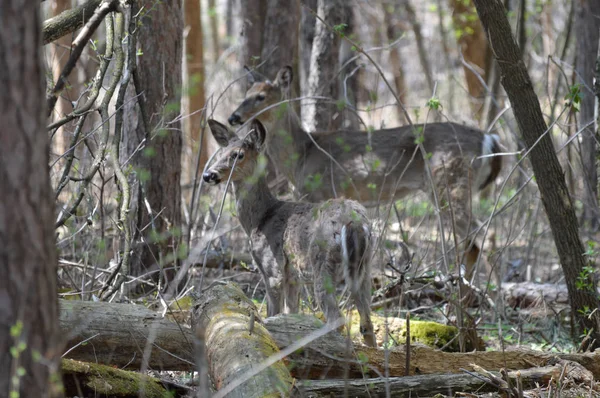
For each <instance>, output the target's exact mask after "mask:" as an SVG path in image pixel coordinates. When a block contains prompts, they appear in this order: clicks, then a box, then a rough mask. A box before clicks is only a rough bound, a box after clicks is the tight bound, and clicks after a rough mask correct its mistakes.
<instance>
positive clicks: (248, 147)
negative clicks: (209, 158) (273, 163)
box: [202, 119, 267, 185]
mask: <svg viewBox="0 0 600 398" xmlns="http://www.w3.org/2000/svg"><path fill="white" fill-rule="evenodd" d="M208 125H209V127H210V131H211V132H212V135H213V137H214V138H215V141H217V144H219V146H220V147H221V148H222V149H221V153H220V154H219V156H218V158H217V160H216V161H215V162H214V164H213V165H212V166H211V167H210V168H209V169H208V170H206V172H205V173H204V174H203V175H202V178H203V179H204V181H205V182H207V183H208V184H211V185H217V184H219V183H220V182H221V181H223V180H225V181H227V179H228V178H229V176H230V175H231V181H232V182H234V183H235V182H238V181H243V180H245V179H247V178H249V177H252V176H255V175H256V174H257V173H261V174H262V173H263V172H264V167H265V163H266V160H265V158H264V156H263V155H262V154H261V151H262V148H263V144H264V142H265V136H266V134H267V133H266V129H265V127H264V126H263V124H262V123H261V122H260V121H258V120H254V121H253V122H252V125H251V127H250V132H249V133H248V134H246V136H245V137H244V138H242V139H240V138H239V137H238V136H236V135H235V134H234V133H233V132H232V131H230V130H229V129H228V128H227V126H225V125H223V124H221V123H219V122H217V121H216V120H213V119H209V120H208Z"/></svg>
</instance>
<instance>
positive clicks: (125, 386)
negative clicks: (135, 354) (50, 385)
mask: <svg viewBox="0 0 600 398" xmlns="http://www.w3.org/2000/svg"><path fill="white" fill-rule="evenodd" d="M61 370H62V377H63V385H64V387H65V395H66V396H67V397H75V396H79V397H98V398H101V397H118V398H138V397H140V396H144V397H146V398H164V397H170V396H174V395H173V393H175V394H176V395H175V396H183V395H184V394H186V393H188V392H190V389H189V388H186V387H183V386H175V385H173V384H172V383H169V384H168V385H166V384H165V383H163V382H162V381H161V380H159V379H156V378H154V377H150V376H147V375H144V374H141V373H136V372H129V371H125V370H121V369H115V368H113V367H110V366H106V365H99V364H95V363H88V362H80V361H74V360H71V359H63V360H62V363H61Z"/></svg>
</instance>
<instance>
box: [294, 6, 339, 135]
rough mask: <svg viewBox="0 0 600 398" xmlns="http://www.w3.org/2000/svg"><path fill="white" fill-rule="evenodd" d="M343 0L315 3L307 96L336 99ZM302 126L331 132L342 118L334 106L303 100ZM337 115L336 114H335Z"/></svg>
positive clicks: (337, 95)
mask: <svg viewBox="0 0 600 398" xmlns="http://www.w3.org/2000/svg"><path fill="white" fill-rule="evenodd" d="M342 3H343V0H318V2H317V16H318V18H317V21H316V24H315V36H314V40H313V47H312V51H311V58H310V71H309V75H308V90H307V95H309V96H322V97H327V98H331V99H332V101H336V100H337V99H338V98H339V94H340V93H339V85H338V74H339V67H338V65H339V63H338V62H339V57H340V44H341V40H342V39H341V38H340V34H341V33H344V32H345V31H346V29H347V27H348V25H347V24H346V23H345V19H344V17H345V16H346V15H345V12H344V6H343V4H342ZM302 108H303V109H302V117H303V120H302V122H303V124H304V126H305V128H306V129H307V130H308V131H333V130H338V129H339V128H340V127H341V124H342V120H343V118H342V117H341V115H340V114H339V113H340V111H339V110H337V109H336V104H335V103H334V104H331V102H328V103H323V102H318V101H315V100H307V101H306V102H305V103H304V104H303V106H302ZM336 114H337V115H336Z"/></svg>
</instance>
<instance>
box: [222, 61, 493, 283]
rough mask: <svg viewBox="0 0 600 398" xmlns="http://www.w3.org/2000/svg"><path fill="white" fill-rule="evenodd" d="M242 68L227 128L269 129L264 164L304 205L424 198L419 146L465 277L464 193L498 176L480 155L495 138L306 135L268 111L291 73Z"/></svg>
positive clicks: (462, 129)
mask: <svg viewBox="0 0 600 398" xmlns="http://www.w3.org/2000/svg"><path fill="white" fill-rule="evenodd" d="M246 70H247V72H248V80H249V89H248V91H247V92H246V97H245V99H244V100H243V102H242V103H241V104H240V105H239V107H238V108H237V109H236V110H235V111H234V112H233V113H232V114H231V116H230V117H229V119H228V121H229V123H230V124H231V125H234V126H235V125H241V124H243V123H245V122H246V121H247V120H250V119H252V118H255V117H259V118H260V120H262V121H263V123H265V126H266V128H267V131H269V135H268V137H267V149H266V151H267V154H268V155H269V158H270V159H271V160H272V161H273V163H274V164H275V166H276V167H277V169H278V170H279V171H280V172H282V173H283V174H284V175H286V176H287V177H288V178H289V180H290V181H291V183H292V185H293V186H294V188H295V191H296V192H297V194H298V196H300V197H303V198H306V199H307V200H309V201H313V202H316V201H322V200H326V199H329V198H335V197H341V196H343V197H346V198H351V199H355V200H358V201H359V202H361V203H362V204H364V205H366V206H371V205H377V204H379V203H380V202H389V201H393V200H396V199H400V198H402V197H404V196H406V195H407V194H409V193H412V192H415V191H419V190H420V191H423V192H426V193H431V192H432V190H431V183H430V179H429V178H428V176H427V173H426V168H425V160H424V159H423V156H422V155H421V153H420V151H419V150H418V146H417V144H416V140H417V139H418V140H421V142H422V143H423V147H424V148H425V151H426V152H427V153H428V154H430V155H431V157H430V158H429V160H428V162H429V165H430V167H431V171H432V176H433V182H434V184H435V189H436V191H437V193H438V197H439V200H440V201H439V203H440V206H443V205H444V204H445V203H449V204H450V205H451V208H452V213H453V225H454V228H455V232H456V234H457V235H458V236H459V237H461V238H462V239H466V240H467V242H466V251H465V254H466V261H464V260H463V261H464V262H465V263H466V267H467V275H466V276H467V277H468V278H470V277H471V276H472V273H473V266H474V264H475V262H476V260H477V258H478V256H479V247H480V245H478V244H477V243H475V242H474V241H471V240H470V239H468V237H469V234H470V232H471V231H472V229H474V228H472V227H473V226H475V227H476V226H477V220H475V219H474V218H473V215H472V212H471V195H472V192H473V191H477V190H480V189H483V188H484V187H485V186H486V185H488V184H489V183H490V182H492V181H493V180H494V179H495V178H496V177H497V176H498V173H499V172H500V168H501V166H502V162H501V158H500V157H499V156H493V157H485V155H492V154H496V153H498V152H499V151H500V145H499V137H498V136H497V135H490V134H485V133H483V132H482V131H480V130H477V129H473V128H469V127H466V126H462V125H459V124H455V123H430V124H427V125H415V126H414V129H413V128H412V127H411V126H403V127H397V128H392V129H384V130H376V131H373V132H371V133H367V132H364V131H362V132H361V131H335V132H325V133H312V134H308V133H307V132H305V131H304V130H303V129H302V126H301V124H300V120H299V118H298V116H297V115H296V114H295V112H294V111H293V109H292V106H291V104H288V103H282V104H281V105H279V106H277V105H276V104H277V103H279V102H282V101H285V100H286V99H287V98H288V93H289V87H290V85H291V82H292V68H291V67H289V66H286V67H284V68H282V69H281V70H280V71H279V72H278V73H277V77H276V78H275V79H274V80H269V79H266V78H265V77H263V76H261V75H260V74H258V73H256V72H253V71H250V70H249V69H248V68H246ZM414 131H417V132H418V135H419V137H418V138H417V137H415V133H414ZM326 153H327V154H326ZM332 159H335V161H336V162H337V164H336V163H335V162H334V161H333V160H332ZM340 166H341V167H340ZM443 207H445V208H448V207H449V206H443ZM444 213H445V214H447V213H448V212H447V211H446V212H444ZM446 218H448V217H447V216H446Z"/></svg>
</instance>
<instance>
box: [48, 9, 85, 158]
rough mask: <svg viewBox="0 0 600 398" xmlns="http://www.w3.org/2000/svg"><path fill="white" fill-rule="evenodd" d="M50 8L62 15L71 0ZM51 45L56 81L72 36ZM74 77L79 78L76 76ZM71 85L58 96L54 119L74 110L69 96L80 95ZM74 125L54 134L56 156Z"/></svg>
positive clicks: (52, 64) (67, 139)
mask: <svg viewBox="0 0 600 398" xmlns="http://www.w3.org/2000/svg"><path fill="white" fill-rule="evenodd" d="M50 8H51V10H52V15H53V16H57V15H60V14H61V13H62V12H63V11H66V10H68V9H70V8H71V0H54V1H52V2H51V3H50ZM49 47H50V48H49V57H50V67H51V69H52V81H54V82H56V81H57V80H58V78H59V76H60V72H61V71H62V70H63V68H64V66H65V64H66V63H67V60H68V59H69V48H70V47H71V37H69V36H63V37H61V38H59V39H57V40H56V42H54V43H52V44H51V45H50V46H49ZM74 79H77V78H76V77H74ZM69 86H70V88H69V89H68V90H64V91H63V95H61V96H60V97H59V98H58V100H57V102H56V105H55V106H54V110H53V112H52V115H53V116H54V118H53V119H55V120H58V119H62V118H63V117H64V116H65V115H66V114H68V113H69V112H71V111H72V110H73V105H72V104H71V103H70V102H69V100H68V98H71V99H73V100H74V99H76V98H77V97H78V95H77V93H75V91H76V90H73V89H72V88H73V87H72V83H71V84H70V85H69ZM72 127H73V124H67V125H65V126H62V127H59V128H58V129H57V131H56V133H55V134H54V135H53V137H54V139H53V142H52V153H53V154H54V155H55V156H56V157H59V156H62V155H63V154H64V153H65V152H66V151H67V149H68V147H69V141H70V139H69V135H70V134H69V132H68V131H67V129H68V128H72ZM58 164H59V165H62V164H63V162H62V161H61V162H59V163H58Z"/></svg>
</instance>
